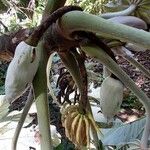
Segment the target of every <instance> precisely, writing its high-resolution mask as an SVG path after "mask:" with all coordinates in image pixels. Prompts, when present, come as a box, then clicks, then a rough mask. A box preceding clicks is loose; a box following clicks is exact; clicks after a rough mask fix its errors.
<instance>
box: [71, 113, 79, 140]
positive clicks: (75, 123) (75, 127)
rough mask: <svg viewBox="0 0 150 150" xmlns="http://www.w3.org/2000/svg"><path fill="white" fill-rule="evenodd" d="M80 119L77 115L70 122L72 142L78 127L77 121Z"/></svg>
mask: <svg viewBox="0 0 150 150" xmlns="http://www.w3.org/2000/svg"><path fill="white" fill-rule="evenodd" d="M80 117H81V114H78V115H77V116H76V117H75V118H74V119H73V121H72V125H71V139H70V140H71V141H74V140H75V139H76V132H77V128H78V125H79V119H80Z"/></svg>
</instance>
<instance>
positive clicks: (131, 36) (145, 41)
mask: <svg viewBox="0 0 150 150" xmlns="http://www.w3.org/2000/svg"><path fill="white" fill-rule="evenodd" d="M59 23H60V27H61V29H62V30H63V32H64V34H65V35H67V36H70V34H71V33H72V32H74V31H89V32H93V33H96V34H99V35H101V36H103V37H105V36H107V37H109V38H112V39H118V40H121V41H123V42H130V43H134V44H136V45H138V46H142V47H145V48H150V33H149V32H146V31H144V30H139V29H135V28H133V27H129V26H126V25H123V24H117V23H114V22H111V21H109V20H106V19H103V18H101V17H98V16H95V15H92V14H88V13H85V12H80V11H73V12H69V13H66V14H65V15H63V16H62V18H61V20H60V21H59Z"/></svg>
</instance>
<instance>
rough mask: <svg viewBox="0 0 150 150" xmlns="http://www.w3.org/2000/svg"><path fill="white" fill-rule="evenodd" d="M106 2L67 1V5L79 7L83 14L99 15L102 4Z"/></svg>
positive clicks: (92, 0)
mask: <svg viewBox="0 0 150 150" xmlns="http://www.w3.org/2000/svg"><path fill="white" fill-rule="evenodd" d="M107 1H108V0H68V1H67V4H71V5H79V6H80V7H82V8H83V9H84V11H85V12H89V13H92V14H100V13H101V11H102V4H103V3H106V2H107Z"/></svg>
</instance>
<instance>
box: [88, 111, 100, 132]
mask: <svg viewBox="0 0 150 150" xmlns="http://www.w3.org/2000/svg"><path fill="white" fill-rule="evenodd" d="M88 119H89V121H90V125H91V127H93V128H94V129H95V131H97V132H99V128H98V126H97V124H96V122H95V120H94V118H93V116H92V115H91V113H89V114H88Z"/></svg>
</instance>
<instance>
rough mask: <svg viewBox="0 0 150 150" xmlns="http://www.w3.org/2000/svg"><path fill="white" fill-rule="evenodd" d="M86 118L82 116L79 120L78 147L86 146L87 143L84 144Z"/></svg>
mask: <svg viewBox="0 0 150 150" xmlns="http://www.w3.org/2000/svg"><path fill="white" fill-rule="evenodd" d="M83 118H84V116H83V115H80V119H79V124H78V127H77V130H76V143H77V146H78V147H82V146H85V145H86V143H83V142H84V138H85V135H86V134H85V122H84V119H83Z"/></svg>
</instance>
